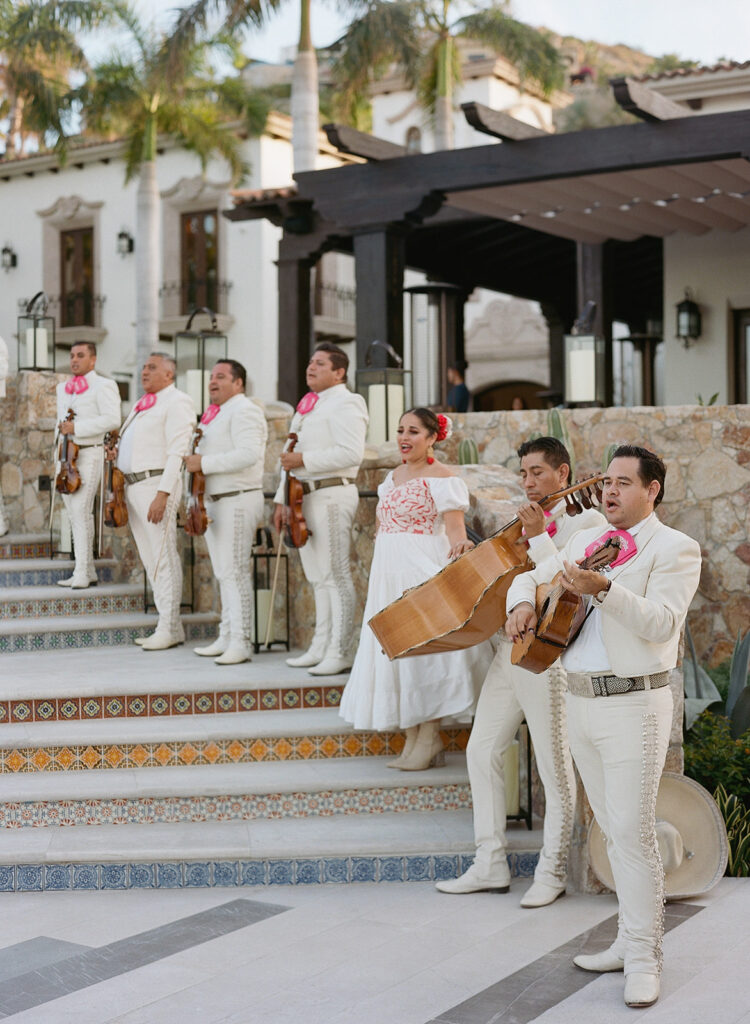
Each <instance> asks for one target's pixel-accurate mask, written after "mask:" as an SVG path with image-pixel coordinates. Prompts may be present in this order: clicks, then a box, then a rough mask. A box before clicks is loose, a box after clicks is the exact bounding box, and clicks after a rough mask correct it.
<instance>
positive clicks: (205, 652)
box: [193, 636, 229, 658]
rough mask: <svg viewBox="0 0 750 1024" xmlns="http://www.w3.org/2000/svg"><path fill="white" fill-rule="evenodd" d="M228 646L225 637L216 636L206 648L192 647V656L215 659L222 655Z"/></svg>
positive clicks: (227, 640)
mask: <svg viewBox="0 0 750 1024" xmlns="http://www.w3.org/2000/svg"><path fill="white" fill-rule="evenodd" d="M228 646H229V639H228V638H227V637H221V636H217V638H216V639H215V640H214V641H213V643H210V644H208V645H207V646H206V647H194V648H193V654H198V655H200V657H201V658H216V657H218V655H220V654H223V653H224V651H225V650H226V649H227V647H228Z"/></svg>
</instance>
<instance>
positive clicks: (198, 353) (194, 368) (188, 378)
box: [174, 306, 229, 416]
mask: <svg viewBox="0 0 750 1024" xmlns="http://www.w3.org/2000/svg"><path fill="white" fill-rule="evenodd" d="M200 314H204V315H205V316H207V317H209V318H210V320H211V326H210V327H209V328H204V329H203V330H201V331H192V330H191V329H190V328H191V327H192V324H193V320H194V319H195V318H196V316H198V315H200ZM174 340H175V361H176V363H177V380H176V384H177V387H178V388H179V389H180V390H181V391H187V393H188V394H189V395H190V397H191V398H192V399H193V403H194V405H195V408H196V410H197V411H198V415H199V416H202V415H203V413H204V412H205V410H206V408H207V406H208V405H209V404H210V402H209V398H208V382H209V380H210V379H211V369H212V368H213V366H214V363H219V362H221V360H222V359H226V358H227V346H228V344H229V342H228V339H227V336H226V334H222V333H221V331H219V330H218V328H217V326H216V314H215V313H214V312H212V310H210V309H208V307H206V306H201V307H200V309H194V310H193V312H192V313H191V314H190V319H189V320H188V322H187V324H186V326H185V330H184V331H180V332H179V333H178V334H176V335H175V339H174Z"/></svg>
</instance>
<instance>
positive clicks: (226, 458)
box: [198, 395, 268, 494]
mask: <svg viewBox="0 0 750 1024" xmlns="http://www.w3.org/2000/svg"><path fill="white" fill-rule="evenodd" d="M201 430H202V431H203V437H202V438H201V440H200V443H199V445H198V452H199V454H200V455H201V471H202V472H203V473H204V474H205V476H206V494H222V493H224V492H225V491H246V490H250V489H252V488H256V487H257V488H260V487H262V486H263V465H264V462H265V457H266V439H267V437H268V428H267V426H266V417H265V414H264V412H263V410H262V409H261V408H260V406H258V405H256V403H255V402H253V401H251V399H249V398H247V397H246V396H245V395H233V396H232V398H230V399H229V400H228V401H226V402H224V403H223V405H221V406H220V407H219V411H218V413H217V414H216V416H214V418H213V419H212V420H211V422H210V423H207V424H205V425H203V426H201Z"/></svg>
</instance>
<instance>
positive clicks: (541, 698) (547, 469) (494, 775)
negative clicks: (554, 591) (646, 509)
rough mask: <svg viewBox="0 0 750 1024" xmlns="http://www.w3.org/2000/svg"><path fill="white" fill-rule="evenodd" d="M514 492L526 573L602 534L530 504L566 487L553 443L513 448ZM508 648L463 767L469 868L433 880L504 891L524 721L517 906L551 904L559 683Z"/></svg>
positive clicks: (565, 803)
mask: <svg viewBox="0 0 750 1024" xmlns="http://www.w3.org/2000/svg"><path fill="white" fill-rule="evenodd" d="M518 457H519V459H520V461H521V485H522V486H523V489H524V491H525V492H526V497H527V498H528V502H527V503H526V504H524V505H522V506H521V507H520V508H519V510H518V517H519V519H520V521H521V522H522V523H523V526H524V530H525V533H526V538H527V540H528V544H529V557H530V559H531V561H532V562H534V564H535V565H541V564H544V562H545V560H546V559H548V558H550V557H554V556H555V555H556V554H557V552H558V550H559V549H560V548H561V547H563V545H564V544H566V543H567V541H569V540H570V539H571V537H573V536H574V535H575V534H576V533H578V531H579V530H581V529H587V528H597V527H598V528H599V529H603V528H604V527H606V520H605V518H604V516H603V515H602V514H601V513H600V512H597V511H596V510H595V509H593V508H590V509H584V510H583V511H582V512H581V513H580V514H579V515H577V516H574V517H572V518H571V517H570V516H568V515H566V504H565V502H564V501H559V502H558V503H557V504H556V505H554V506H553V507H552V508H551V509H550V510H549V511H548V512H547V513H545V512H544V511H543V510H542V508H541V507H540V506H539V502H540V501H541V500H542V499H543V498H546V497H547V496H548V495H550V494H554V493H555V492H556V491H560V490H563V489H564V488H566V487H568V486H570V454H569V453H568V450H567V448H566V447H565V445H563V444H562V443H561V442H560V441H558V440H557V438H555V437H538V438H535V439H534V440H532V441H525V442H524V443H523V444H522V445H521V446H520V448H519V449H518ZM510 652H511V645H510V643H508V642H501V643H500V644H499V646H498V651H497V653H496V655H495V658H494V661H493V662H492V665H491V666H490V669H489V672H488V673H487V678H486V679H485V681H484V685H483V686H482V692H481V694H480V696H479V702H478V704H477V710H476V715H475V716H474V725H473V726H472V730H471V736H470V738H469V743H468V746H467V749H466V761H467V766H468V769H469V782H470V783H471V796H472V803H473V807H474V838H475V842H476V855H475V857H474V863H473V864H472V865H471V867H469V868H468V869H467V870H466V871H465V872H464V873H463V874H462V875H461V876H460V877H459V878H452V879H446V880H444V881H441V882H437V883H436V885H437V888H438V889H439V890H440V891H441V892H448V893H469V892H479V891H481V890H491V891H501V892H507V890H508V888H509V886H510V871H509V869H508V859H507V842H506V835H505V820H506V808H505V779H504V773H503V755H504V754H505V751H506V750H507V749H508V747H509V746H510V744H511V743H512V741H513V738H514V736H515V735H516V732H517V731H518V727H519V725H520V724H521V722H522V721H523V720H524V718H525V719H526V724H527V725H528V728H529V732H530V734H531V739H532V742H533V744H534V754H535V757H536V762H537V768H538V770H539V776H540V778H541V780H542V784H543V785H544V795H545V815H544V842H543V846H542V850H541V852H540V854H539V861H538V863H537V867H536V871H535V872H534V883H533V885H532V886H531V887H530V889H528V890H527V892H526V893H524V895H523V897H522V899H521V906H522V907H527V908H529V907H541V906H545V905H546V904H548V903H552V902H553V901H554V900H555V899H557V897H558V896H560V894H561V893H562V892H564V891H565V879H566V873H567V856H568V846H569V845H570V837H571V834H572V831H573V810H574V807H575V777H574V774H573V764H572V762H571V759H570V751H569V749H568V737H567V729H566V721H565V703H564V691H565V677H564V673H563V672H561V671H560V669H559V667H558V666H553V668H552V669H550V671H549V672H543V673H542V674H540V675H534V674H533V673H531V672H528V671H527V670H526V669H523V668H520V667H519V666H516V665H513V664H512V663H511V660H510Z"/></svg>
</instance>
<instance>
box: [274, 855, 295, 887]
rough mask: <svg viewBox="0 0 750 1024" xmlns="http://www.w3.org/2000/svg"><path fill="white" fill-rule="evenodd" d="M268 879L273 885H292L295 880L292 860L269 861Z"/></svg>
mask: <svg viewBox="0 0 750 1024" xmlns="http://www.w3.org/2000/svg"><path fill="white" fill-rule="evenodd" d="M268 881H269V883H270V884H271V885H292V883H293V882H294V875H293V872H292V862H291V861H289V860H270V861H269V862H268Z"/></svg>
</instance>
